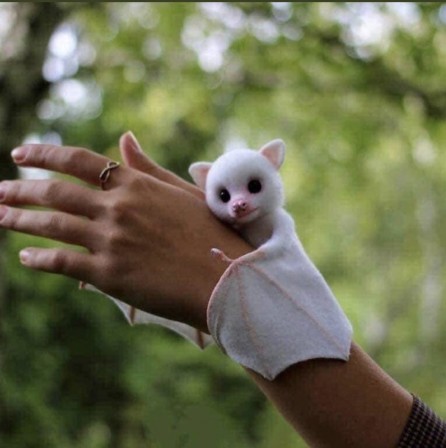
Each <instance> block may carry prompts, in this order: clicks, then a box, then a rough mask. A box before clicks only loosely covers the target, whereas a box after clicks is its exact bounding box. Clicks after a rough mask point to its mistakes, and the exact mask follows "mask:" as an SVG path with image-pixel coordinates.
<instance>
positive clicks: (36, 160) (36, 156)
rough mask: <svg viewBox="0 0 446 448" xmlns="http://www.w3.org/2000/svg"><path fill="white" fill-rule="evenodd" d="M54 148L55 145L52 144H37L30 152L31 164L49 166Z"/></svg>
mask: <svg viewBox="0 0 446 448" xmlns="http://www.w3.org/2000/svg"><path fill="white" fill-rule="evenodd" d="M54 150H55V147H54V146H52V145H44V146H39V147H37V148H36V149H35V150H34V151H31V152H30V156H31V157H30V159H31V158H32V162H33V164H36V165H38V166H40V167H42V168H45V167H47V166H50V161H51V159H52V158H53V156H54ZM29 161H31V160H29Z"/></svg>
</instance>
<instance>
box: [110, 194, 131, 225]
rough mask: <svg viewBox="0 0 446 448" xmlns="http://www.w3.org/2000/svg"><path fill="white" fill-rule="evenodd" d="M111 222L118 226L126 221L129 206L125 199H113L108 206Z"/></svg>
mask: <svg viewBox="0 0 446 448" xmlns="http://www.w3.org/2000/svg"><path fill="white" fill-rule="evenodd" d="M108 209H109V214H110V217H111V220H112V221H113V222H114V223H116V224H120V223H122V222H125V221H126V218H127V216H128V212H129V204H128V202H127V200H126V199H125V198H119V199H115V200H114V201H113V202H111V203H110V204H109V205H108Z"/></svg>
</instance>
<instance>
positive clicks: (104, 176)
mask: <svg viewBox="0 0 446 448" xmlns="http://www.w3.org/2000/svg"><path fill="white" fill-rule="evenodd" d="M118 166H119V162H114V161H113V160H110V161H109V162H108V163H107V166H106V167H105V168H104V169H103V170H102V171H101V174H99V182H100V184H101V188H102V189H103V190H105V184H106V183H107V181H108V179H109V178H110V173H111V171H112V170H114V169H115V168H118Z"/></svg>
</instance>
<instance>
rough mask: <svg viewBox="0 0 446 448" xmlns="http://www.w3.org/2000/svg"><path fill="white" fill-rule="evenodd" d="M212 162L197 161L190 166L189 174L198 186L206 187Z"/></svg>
mask: <svg viewBox="0 0 446 448" xmlns="http://www.w3.org/2000/svg"><path fill="white" fill-rule="evenodd" d="M211 166H212V163H210V162H196V163H193V164H192V165H191V166H190V167H189V174H190V175H191V177H192V179H193V180H194V182H195V184H196V185H197V187H199V188H201V189H202V190H204V189H205V187H206V179H207V177H208V173H209V170H210V169H211Z"/></svg>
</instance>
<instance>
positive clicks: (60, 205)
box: [0, 179, 102, 218]
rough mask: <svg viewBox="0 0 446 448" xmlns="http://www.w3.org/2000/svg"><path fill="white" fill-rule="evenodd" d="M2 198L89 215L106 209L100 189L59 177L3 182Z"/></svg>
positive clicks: (10, 203) (0, 196)
mask: <svg viewBox="0 0 446 448" xmlns="http://www.w3.org/2000/svg"><path fill="white" fill-rule="evenodd" d="M0 201H1V202H3V203H4V204H8V205H14V206H23V205H38V206H41V207H49V208H54V209H56V210H60V211H63V212H67V213H72V214H75V215H82V216H87V217H89V218H93V217H95V216H96V215H97V214H98V212H99V211H100V210H101V209H102V202H101V201H100V197H99V194H98V192H97V191H94V190H92V189H90V188H85V187H83V186H81V185H76V184H72V183H68V182H63V181H60V180H56V179H50V180H18V181H4V182H1V183H0Z"/></svg>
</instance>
